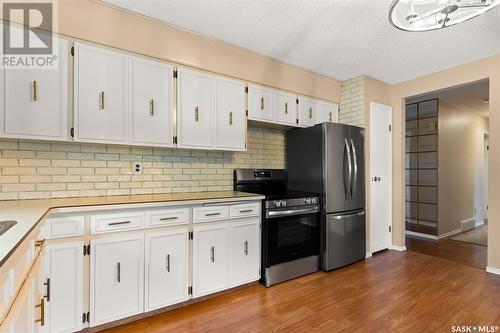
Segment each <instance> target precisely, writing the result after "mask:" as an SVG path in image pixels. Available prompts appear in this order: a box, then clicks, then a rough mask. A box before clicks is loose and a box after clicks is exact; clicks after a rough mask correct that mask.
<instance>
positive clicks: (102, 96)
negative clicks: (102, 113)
mask: <svg viewBox="0 0 500 333" xmlns="http://www.w3.org/2000/svg"><path fill="white" fill-rule="evenodd" d="M99 110H104V91H101V92H100V93H99Z"/></svg>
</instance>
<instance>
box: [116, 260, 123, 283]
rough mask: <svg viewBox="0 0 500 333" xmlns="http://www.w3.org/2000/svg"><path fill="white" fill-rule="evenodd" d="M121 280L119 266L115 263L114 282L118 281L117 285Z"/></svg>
mask: <svg viewBox="0 0 500 333" xmlns="http://www.w3.org/2000/svg"><path fill="white" fill-rule="evenodd" d="M121 280H122V277H121V264H120V263H117V264H116V281H118V283H120V282H121Z"/></svg>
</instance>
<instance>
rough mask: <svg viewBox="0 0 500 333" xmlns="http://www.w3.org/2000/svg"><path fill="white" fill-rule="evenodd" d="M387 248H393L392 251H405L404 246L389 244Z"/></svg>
mask: <svg viewBox="0 0 500 333" xmlns="http://www.w3.org/2000/svg"><path fill="white" fill-rule="evenodd" d="M389 250H394V251H400V252H403V251H406V246H398V245H391V246H390V247H389Z"/></svg>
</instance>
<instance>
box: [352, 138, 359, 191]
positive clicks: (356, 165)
mask: <svg viewBox="0 0 500 333" xmlns="http://www.w3.org/2000/svg"><path fill="white" fill-rule="evenodd" d="M351 149H352V160H353V164H354V179H353V181H352V182H351V198H352V197H353V196H354V194H355V193H356V187H357V186H358V157H357V155H356V147H355V146H354V141H352V139H351Z"/></svg>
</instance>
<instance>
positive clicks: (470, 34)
mask: <svg viewBox="0 0 500 333" xmlns="http://www.w3.org/2000/svg"><path fill="white" fill-rule="evenodd" d="M104 1H105V2H107V3H110V4H113V5H116V6H120V7H122V8H125V9H128V10H131V11H135V12H137V13H140V14H143V15H146V16H150V17H152V18H155V19H157V20H160V21H163V22H165V23H168V24H171V25H174V26H177V27H180V28H183V29H186V30H189V31H193V32H196V33H199V34H202V35H205V36H208V37H211V38H215V39H218V40H221V41H224V42H227V43H230V44H234V45H237V46H240V47H242V48H245V49H248V50H251V51H254V52H257V53H260V54H264V55H267V56H270V57H273V58H275V59H278V60H281V61H283V62H286V63H289V64H293V65H296V66H299V67H302V68H305V69H308V70H311V71H314V72H317V73H321V74H324V75H327V76H330V77H333V78H336V79H340V80H346V79H350V78H352V77H355V76H358V75H361V74H367V75H370V76H373V77H375V78H378V79H380V80H383V81H386V82H388V83H397V82H401V81H405V80H409V79H413V78H415V77H419V76H422V75H425V74H429V73H433V72H436V71H438V70H442V69H445V68H450V67H453V66H456V65H459V64H464V63H467V62H470V61H473V60H477V59H481V58H484V57H487V56H490V55H493V54H497V53H500V24H499V23H498V22H500V7H497V8H495V9H493V10H491V11H489V12H488V13H486V14H484V15H482V16H480V17H478V18H475V19H473V20H470V21H468V22H465V23H462V24H459V25H457V26H453V27H450V28H447V29H443V30H438V31H431V32H424V33H410V32H403V31H399V30H397V29H395V28H394V27H392V26H391V25H390V24H389V22H388V18H387V17H388V10H389V5H390V3H391V0H328V1H317V0H300V1H293V0H288V1H278V0H267V1H264V0H260V1H255V0H253V1H250V0H245V1H244V0H212V1H207V0H203V1H201V0H198V1H193V0H142V1H138V0H104Z"/></svg>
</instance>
